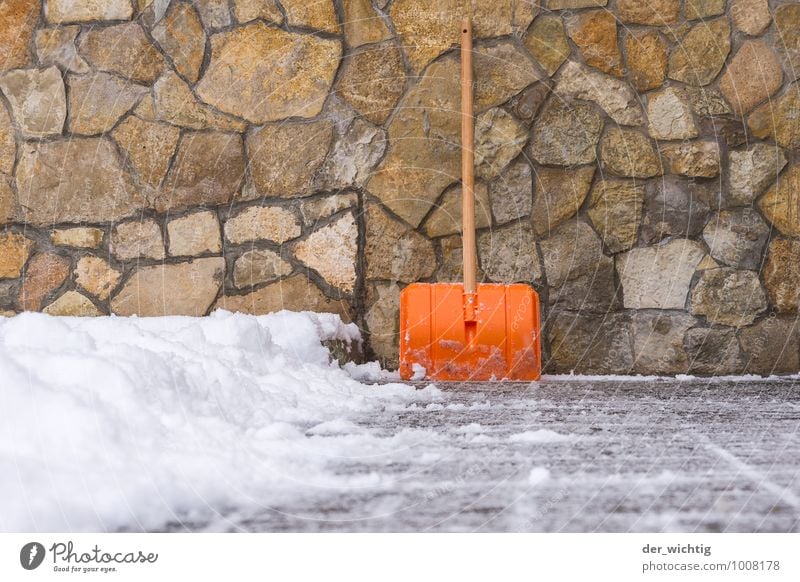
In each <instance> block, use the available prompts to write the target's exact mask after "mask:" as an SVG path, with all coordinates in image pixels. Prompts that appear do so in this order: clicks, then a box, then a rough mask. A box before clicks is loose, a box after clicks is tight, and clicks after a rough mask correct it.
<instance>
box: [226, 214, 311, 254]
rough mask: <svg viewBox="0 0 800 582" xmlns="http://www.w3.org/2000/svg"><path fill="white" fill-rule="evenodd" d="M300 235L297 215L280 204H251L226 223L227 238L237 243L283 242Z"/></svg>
mask: <svg viewBox="0 0 800 582" xmlns="http://www.w3.org/2000/svg"><path fill="white" fill-rule="evenodd" d="M298 236H300V224H299V222H298V221H297V217H296V216H295V214H294V213H293V212H291V211H290V210H287V209H285V208H282V207H280V206H250V207H248V208H245V209H244V210H243V211H241V212H240V213H239V214H237V215H236V216H234V217H233V218H230V219H229V220H228V221H227V222H226V223H225V238H226V239H227V240H228V242H231V243H233V244H236V245H238V244H242V243H246V242H250V241H255V240H270V241H272V242H276V243H278V244H281V243H284V242H286V241H289V240H292V239H294V238H297V237H298Z"/></svg>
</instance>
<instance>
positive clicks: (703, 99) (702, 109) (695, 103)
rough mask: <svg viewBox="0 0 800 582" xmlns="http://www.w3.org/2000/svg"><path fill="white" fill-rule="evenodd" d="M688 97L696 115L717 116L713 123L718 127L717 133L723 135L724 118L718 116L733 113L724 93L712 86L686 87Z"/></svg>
mask: <svg viewBox="0 0 800 582" xmlns="http://www.w3.org/2000/svg"><path fill="white" fill-rule="evenodd" d="M686 97H687V98H688V99H689V103H690V105H691V107H692V111H694V112H695V114H696V115H700V116H702V117H713V118H715V119H714V120H713V124H714V126H715V127H717V128H718V129H717V130H716V131H715V134H719V135H722V134H723V133H724V132H723V129H722V125H723V119H718V117H719V116H722V115H729V114H730V113H732V111H731V107H730V105H728V103H727V102H726V101H725V99H724V98H723V97H722V93H720V92H719V91H717V90H716V89H712V88H710V87H686Z"/></svg>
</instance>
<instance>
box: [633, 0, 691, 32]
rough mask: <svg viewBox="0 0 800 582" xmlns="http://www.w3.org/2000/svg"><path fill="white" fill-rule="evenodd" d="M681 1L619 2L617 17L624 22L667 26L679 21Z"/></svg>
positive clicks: (639, 0) (648, 0) (638, 0)
mask: <svg viewBox="0 0 800 582" xmlns="http://www.w3.org/2000/svg"><path fill="white" fill-rule="evenodd" d="M680 8H681V3H680V0H647V1H642V0H619V1H618V2H617V15H618V16H619V19H620V20H621V21H622V22H627V23H630V24H650V25H653V26H665V25H668V24H673V23H675V22H677V21H678V16H679V14H680Z"/></svg>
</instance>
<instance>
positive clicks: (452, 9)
mask: <svg viewBox="0 0 800 582" xmlns="http://www.w3.org/2000/svg"><path fill="white" fill-rule="evenodd" d="M536 13H538V6H535V5H534V3H533V2H519V1H518V0H476V1H475V2H474V3H473V7H472V28H473V35H474V36H475V38H488V37H495V36H506V35H510V34H515V33H520V32H522V31H524V30H525V29H527V28H528V26H529V25H530V23H531V21H532V20H533V17H534V16H535V14H536ZM389 15H390V16H391V19H392V22H394V25H395V28H396V29H397V33H398V35H399V36H400V39H401V41H402V44H403V46H404V47H405V50H406V54H407V56H408V60H409V61H410V63H411V67H412V69H413V71H414V73H415V74H419V73H420V72H421V71H422V70H423V69H424V68H425V65H427V64H428V63H429V62H430V61H432V60H433V59H435V58H436V57H437V56H438V55H440V54H441V53H443V52H444V51H446V50H447V49H449V48H450V47H451V46H452V45H454V44H457V43H458V42H459V40H460V33H459V30H460V27H459V25H460V23H461V18H462V17H463V15H464V3H463V2H462V0H440V1H439V2H429V1H427V0H395V1H394V2H392V5H391V7H390V9H389ZM476 70H479V69H477V68H476Z"/></svg>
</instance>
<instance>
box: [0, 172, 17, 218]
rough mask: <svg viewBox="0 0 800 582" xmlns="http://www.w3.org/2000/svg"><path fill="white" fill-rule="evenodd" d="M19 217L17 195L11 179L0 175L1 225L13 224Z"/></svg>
mask: <svg viewBox="0 0 800 582" xmlns="http://www.w3.org/2000/svg"><path fill="white" fill-rule="evenodd" d="M18 215H19V204H18V201H17V193H16V192H14V189H13V188H12V187H11V177H10V176H5V175H3V174H0V224H3V223H6V222H13V221H14V220H16V219H17V217H18Z"/></svg>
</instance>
